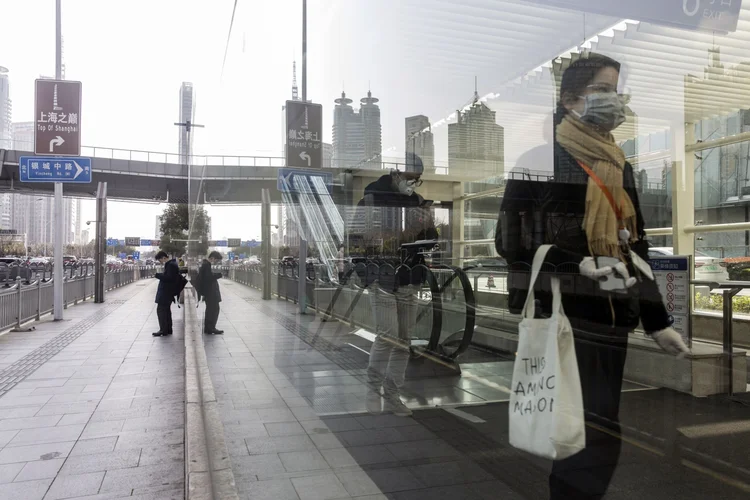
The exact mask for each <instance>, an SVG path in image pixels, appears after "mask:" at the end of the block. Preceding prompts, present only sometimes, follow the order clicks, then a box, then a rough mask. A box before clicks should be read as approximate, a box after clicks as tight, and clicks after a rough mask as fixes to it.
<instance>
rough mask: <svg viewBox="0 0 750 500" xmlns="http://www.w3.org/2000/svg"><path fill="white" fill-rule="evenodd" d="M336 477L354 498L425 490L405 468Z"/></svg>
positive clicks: (343, 474) (374, 470)
mask: <svg viewBox="0 0 750 500" xmlns="http://www.w3.org/2000/svg"><path fill="white" fill-rule="evenodd" d="M336 475H337V476H338V478H339V480H340V481H341V483H342V484H343V485H344V488H346V491H347V492H349V494H351V496H353V497H357V496H363V495H377V494H379V493H392V492H395V491H404V490H415V489H420V488H424V485H423V484H422V483H421V482H420V481H419V480H418V479H417V478H416V477H415V476H414V475H413V474H412V473H411V472H409V471H408V470H406V469H403V468H397V469H372V470H368V471H367V472H364V471H356V472H338V473H337V474H336Z"/></svg>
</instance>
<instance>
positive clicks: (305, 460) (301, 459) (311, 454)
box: [279, 450, 330, 472]
mask: <svg viewBox="0 0 750 500" xmlns="http://www.w3.org/2000/svg"><path fill="white" fill-rule="evenodd" d="M279 458H280V459H281V463H283V464H284V468H285V469H286V470H287V471H288V472H301V471H307V470H321V469H330V466H329V465H328V462H326V460H325V458H323V455H321V454H320V452H319V451H317V450H315V451H290V452H283V453H279Z"/></svg>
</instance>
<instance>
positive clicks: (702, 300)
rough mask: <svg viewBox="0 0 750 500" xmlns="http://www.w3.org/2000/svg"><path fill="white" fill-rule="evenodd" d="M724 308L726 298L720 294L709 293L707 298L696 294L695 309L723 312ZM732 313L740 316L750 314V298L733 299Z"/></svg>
mask: <svg viewBox="0 0 750 500" xmlns="http://www.w3.org/2000/svg"><path fill="white" fill-rule="evenodd" d="M723 308H724V297H723V296H722V295H721V294H720V293H709V294H708V296H705V295H703V294H700V293H696V294H695V309H696V310H700V309H702V310H704V311H721V310H722V309H723ZM732 311H734V312H736V313H740V314H750V297H747V296H744V295H738V296H735V297H734V298H733V299H732Z"/></svg>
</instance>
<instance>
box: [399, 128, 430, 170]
mask: <svg viewBox="0 0 750 500" xmlns="http://www.w3.org/2000/svg"><path fill="white" fill-rule="evenodd" d="M404 133H405V138H404V140H405V143H404V146H405V147H404V150H405V151H406V157H408V156H409V153H414V154H415V155H417V156H419V157H420V158H421V159H422V165H424V169H425V171H427V172H431V171H432V170H434V168H435V139H434V137H433V135H432V128H431V125H430V120H429V119H428V118H427V117H426V116H424V115H416V116H409V117H407V118H406V120H405V123H404Z"/></svg>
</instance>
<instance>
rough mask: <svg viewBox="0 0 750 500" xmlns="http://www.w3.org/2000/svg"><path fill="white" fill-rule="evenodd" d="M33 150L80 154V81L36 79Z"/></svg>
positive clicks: (40, 153) (70, 154)
mask: <svg viewBox="0 0 750 500" xmlns="http://www.w3.org/2000/svg"><path fill="white" fill-rule="evenodd" d="M34 110H35V116H34V153H35V154H38V155H55V156H80V154H81V82H73V81H68V80H44V79H42V80H36V93H35V101H34Z"/></svg>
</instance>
